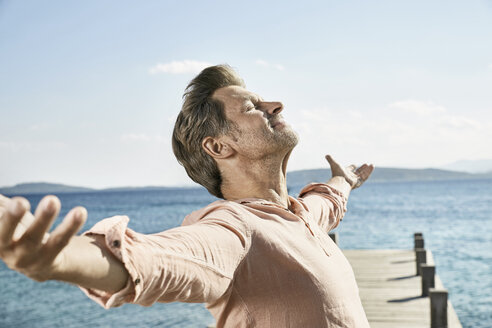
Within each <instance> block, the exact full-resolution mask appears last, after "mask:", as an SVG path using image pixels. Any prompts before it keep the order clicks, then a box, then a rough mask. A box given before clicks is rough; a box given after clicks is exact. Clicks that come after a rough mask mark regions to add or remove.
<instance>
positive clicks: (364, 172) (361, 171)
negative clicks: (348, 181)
mask: <svg viewBox="0 0 492 328" xmlns="http://www.w3.org/2000/svg"><path fill="white" fill-rule="evenodd" d="M373 170H374V166H373V165H368V164H364V165H362V166H361V167H360V168H358V169H357V174H358V175H359V176H360V177H361V178H362V179H363V180H367V179H368V178H369V176H370V175H371V173H372V171H373Z"/></svg>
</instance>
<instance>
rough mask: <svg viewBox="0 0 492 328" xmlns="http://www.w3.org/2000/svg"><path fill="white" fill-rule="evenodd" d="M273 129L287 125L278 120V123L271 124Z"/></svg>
mask: <svg viewBox="0 0 492 328" xmlns="http://www.w3.org/2000/svg"><path fill="white" fill-rule="evenodd" d="M270 125H271V127H272V128H275V127H277V126H283V125H285V121H284V120H278V121H276V122H273V123H271V124H270Z"/></svg>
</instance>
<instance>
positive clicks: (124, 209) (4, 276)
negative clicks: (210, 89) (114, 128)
mask: <svg viewBox="0 0 492 328" xmlns="http://www.w3.org/2000/svg"><path fill="white" fill-rule="evenodd" d="M299 189H300V186H299V187H294V188H292V193H294V194H295V193H296V192H298V191H299ZM58 196H59V198H60V199H61V201H62V205H63V208H62V213H61V214H62V216H63V215H64V214H66V212H68V210H69V209H70V208H72V207H74V206H77V205H82V206H85V207H86V208H87V209H88V211H89V219H88V222H87V223H86V225H85V227H84V230H86V229H88V228H89V227H91V226H92V225H93V224H94V223H96V222H97V221H99V220H100V219H102V218H105V217H109V216H112V215H117V214H126V215H128V216H129V217H130V219H131V221H130V224H129V227H130V228H132V229H134V230H136V231H139V232H143V233H154V232H158V231H161V230H165V229H169V228H171V227H175V226H178V225H179V224H180V223H181V221H182V219H183V218H184V216H185V215H186V214H188V213H189V212H190V211H192V210H195V209H198V208H201V207H203V206H205V205H207V204H208V203H210V202H212V201H214V200H215V198H213V197H212V196H210V195H208V194H207V193H206V192H205V191H204V190H199V189H176V190H166V191H145V192H143V191H134V192H96V193H94V192H91V193H71V194H60V195H58ZM26 197H27V198H28V199H29V200H30V201H31V203H32V204H33V206H35V205H36V204H37V203H38V202H39V200H40V199H41V196H40V195H26ZM58 222H59V221H58ZM336 230H337V231H338V232H339V235H340V246H341V247H342V248H359V249H372V248H394V249H411V248H413V233H414V232H416V231H420V232H423V234H424V238H425V243H426V244H425V247H426V248H427V249H429V250H431V251H432V253H433V255H434V259H435V262H436V270H437V273H438V274H439V276H440V277H441V279H442V280H443V283H444V285H445V287H446V288H447V289H448V291H449V293H450V295H449V297H450V300H451V302H452V304H453V306H454V308H455V310H456V312H457V314H458V316H459V318H460V320H461V322H462V324H463V327H473V328H476V327H490V326H491V322H492V180H485V181H446V182H405V183H372V184H371V183H368V184H366V185H365V186H364V187H363V188H360V189H358V190H356V191H354V192H353V193H352V195H351V197H350V201H349V205H348V212H347V214H346V216H345V218H344V220H343V222H342V223H341V224H340V226H339V227H338V228H337V229H336ZM213 321H214V320H213V318H212V316H211V315H210V314H209V313H208V311H207V310H206V309H205V308H204V307H203V305H201V304H184V303H171V304H155V305H153V306H151V307H148V308H147V307H146V308H144V307H141V306H138V305H132V304H127V305H124V306H122V307H120V308H115V309H111V310H109V311H108V310H104V309H103V308H101V307H100V306H99V305H97V304H95V303H94V302H92V301H91V300H89V299H88V298H87V297H86V296H85V295H84V294H83V293H82V292H81V291H80V290H79V289H78V288H77V287H74V286H71V285H68V284H64V283H59V282H55V281H49V282H45V283H36V282H34V281H31V280H30V279H28V278H25V277H24V276H22V275H21V274H18V273H16V272H13V271H11V270H9V269H7V268H6V266H5V265H4V263H3V262H1V261H0V327H2V328H3V327H16V328H17V327H87V326H95V327H128V326H135V327H202V328H203V327H206V325H207V324H210V323H212V322H213Z"/></svg>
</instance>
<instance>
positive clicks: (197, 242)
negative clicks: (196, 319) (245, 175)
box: [79, 216, 249, 309]
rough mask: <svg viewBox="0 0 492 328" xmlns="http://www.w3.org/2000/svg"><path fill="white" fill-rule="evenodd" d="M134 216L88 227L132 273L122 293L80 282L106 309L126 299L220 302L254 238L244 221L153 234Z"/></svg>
mask: <svg viewBox="0 0 492 328" xmlns="http://www.w3.org/2000/svg"><path fill="white" fill-rule="evenodd" d="M128 222H129V219H128V217H126V216H115V217H112V218H108V219H104V220H102V221H100V222H98V223H96V224H95V225H94V226H93V227H92V228H91V229H90V230H89V231H87V232H85V233H84V235H88V236H91V235H102V236H104V243H105V244H104V245H100V246H101V247H106V248H107V249H109V251H110V252H111V253H112V254H113V255H114V256H115V257H116V258H117V259H119V260H120V261H121V262H122V263H123V264H124V266H125V268H126V269H127V271H128V273H129V278H128V281H127V283H126V286H125V287H124V288H123V289H122V290H120V291H118V292H116V293H110V292H106V291H101V290H95V289H87V288H84V287H81V286H79V287H80V288H81V289H82V290H83V291H84V292H85V293H86V295H87V296H89V297H90V298H91V299H93V300H94V301H96V302H97V303H98V304H100V305H101V306H103V307H104V308H106V309H108V308H110V307H117V306H120V305H122V304H124V303H135V304H140V305H143V306H150V305H152V304H153V303H155V302H175V301H179V302H193V303H195V302H196V303H211V302H214V301H216V300H217V299H218V298H220V297H221V296H222V295H223V294H224V293H225V292H226V291H227V289H228V288H229V285H230V283H231V281H232V279H233V276H234V272H235V270H236V268H237V266H238V265H239V263H240V262H241V260H242V258H243V257H244V254H245V251H246V246H247V244H248V241H247V239H248V238H249V234H248V233H247V231H246V229H243V227H241V226H240V225H238V224H229V223H228V222H227V221H225V220H218V219H203V220H201V221H199V222H197V223H195V224H193V225H188V226H181V227H178V228H173V229H170V230H166V231H164V232H161V233H157V234H150V235H147V234H141V233H137V232H135V231H133V230H131V229H129V228H128V227H127V225H128ZM98 239H99V240H101V238H98Z"/></svg>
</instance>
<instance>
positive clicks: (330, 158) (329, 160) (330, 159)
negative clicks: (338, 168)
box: [325, 154, 335, 165]
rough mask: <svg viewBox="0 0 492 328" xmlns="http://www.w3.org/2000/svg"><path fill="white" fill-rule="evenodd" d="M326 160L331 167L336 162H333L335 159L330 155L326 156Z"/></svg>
mask: <svg viewBox="0 0 492 328" xmlns="http://www.w3.org/2000/svg"><path fill="white" fill-rule="evenodd" d="M325 159H326V160H327V161H328V163H330V165H331V164H332V163H333V162H335V161H334V160H333V157H331V155H328V154H326V155H325Z"/></svg>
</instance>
